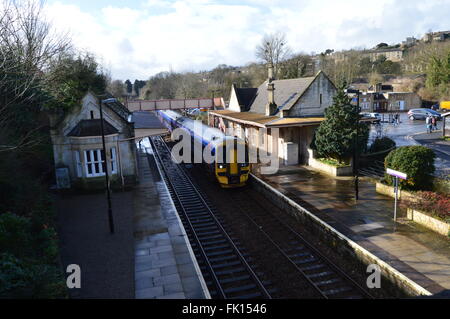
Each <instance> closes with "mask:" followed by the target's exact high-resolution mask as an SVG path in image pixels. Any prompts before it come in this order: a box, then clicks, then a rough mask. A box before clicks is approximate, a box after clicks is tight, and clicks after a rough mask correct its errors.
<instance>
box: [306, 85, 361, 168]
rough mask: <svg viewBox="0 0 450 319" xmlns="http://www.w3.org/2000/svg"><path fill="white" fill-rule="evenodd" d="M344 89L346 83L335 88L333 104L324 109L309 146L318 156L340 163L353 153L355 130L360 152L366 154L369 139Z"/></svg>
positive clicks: (356, 110) (357, 111)
mask: <svg viewBox="0 0 450 319" xmlns="http://www.w3.org/2000/svg"><path fill="white" fill-rule="evenodd" d="M344 87H345V84H344V85H342V86H341V87H339V88H338V91H337V94H336V96H335V97H334V98H333V105H331V106H330V107H328V108H327V109H326V110H325V121H323V122H322V123H321V124H320V126H319V128H318V129H317V131H316V134H315V137H314V140H313V142H312V145H311V147H312V148H313V149H314V150H315V151H316V153H317V155H318V156H319V157H321V158H333V159H336V160H339V161H341V162H343V161H347V160H348V159H349V158H350V157H351V156H352V154H353V151H354V150H355V145H356V140H355V137H356V132H357V128H358V133H359V134H358V145H357V151H358V152H359V153H361V152H363V151H365V149H366V146H367V141H368V138H369V128H368V127H367V125H366V124H365V123H360V122H359V119H360V115H359V110H358V109H357V107H356V106H354V105H351V104H350V102H351V100H350V98H349V97H348V96H347V94H346V93H345V92H344ZM358 126H359V127H358Z"/></svg>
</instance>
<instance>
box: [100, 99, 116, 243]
mask: <svg viewBox="0 0 450 319" xmlns="http://www.w3.org/2000/svg"><path fill="white" fill-rule="evenodd" d="M116 101H117V100H116V99H114V98H110V99H106V100H101V101H100V127H101V130H102V144H103V156H104V157H105V181H106V198H107V201H108V221H109V231H110V232H111V234H114V220H113V214H112V207H111V190H110V187H109V174H108V161H107V157H106V145H105V131H104V128H103V108H102V106H103V103H112V102H116Z"/></svg>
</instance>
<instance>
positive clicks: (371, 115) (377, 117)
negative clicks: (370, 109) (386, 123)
mask: <svg viewBox="0 0 450 319" xmlns="http://www.w3.org/2000/svg"><path fill="white" fill-rule="evenodd" d="M369 114H370V117H373V118H376V119H377V120H378V121H381V114H380V113H369Z"/></svg>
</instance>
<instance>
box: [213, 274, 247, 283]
mask: <svg viewBox="0 0 450 319" xmlns="http://www.w3.org/2000/svg"><path fill="white" fill-rule="evenodd" d="M244 280H251V277H250V275H246V274H245V275H242V276H237V277H228V278H223V279H219V281H220V283H221V284H229V283H233V282H238V281H244Z"/></svg>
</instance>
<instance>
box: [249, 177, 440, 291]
mask: <svg viewBox="0 0 450 319" xmlns="http://www.w3.org/2000/svg"><path fill="white" fill-rule="evenodd" d="M250 184H251V186H252V187H254V188H255V189H257V190H258V191H259V192H260V193H261V194H263V195H264V196H265V197H266V198H267V199H269V200H271V201H272V202H273V204H274V205H276V206H277V207H279V208H280V209H282V210H283V211H284V212H286V213H287V214H289V215H290V216H292V217H293V218H294V219H296V220H297V221H299V222H300V223H301V224H302V225H303V226H304V227H306V228H308V229H309V230H311V231H312V232H313V233H315V234H317V237H318V238H319V239H321V240H322V241H324V242H325V243H326V244H327V245H329V246H330V247H333V248H335V249H336V250H337V251H338V252H339V254H341V255H342V257H343V258H345V259H346V260H348V262H349V263H350V264H354V265H355V266H356V265H363V267H367V265H370V264H376V265H378V266H379V267H380V269H381V274H382V276H383V278H384V279H385V280H387V281H388V282H390V283H391V284H392V285H393V287H395V288H394V289H397V290H399V291H401V292H402V293H406V294H408V295H411V296H420V295H425V296H430V295H431V293H430V292H429V291H428V290H426V289H425V288H423V287H422V286H420V285H418V284H417V283H416V282H414V281H413V280H411V279H409V278H408V277H406V276H405V275H403V274H402V273H400V272H399V271H397V270H396V269H395V268H393V267H392V266H390V265H389V264H388V263H386V262H385V261H383V260H382V259H380V258H378V257H377V256H375V255H373V254H372V253H371V252H369V251H367V250H366V249H365V248H363V247H362V246H360V245H358V244H357V243H355V242H354V241H352V240H351V239H349V238H348V237H346V236H344V235H343V234H341V233H340V232H338V231H337V230H336V229H334V228H333V227H331V226H330V225H329V224H327V223H325V222H324V221H322V220H321V219H319V218H318V217H316V216H315V215H314V214H312V213H311V212H309V211H308V210H306V209H305V208H303V207H302V206H300V205H299V204H297V203H296V202H294V201H293V200H291V199H290V198H288V197H287V196H286V195H284V194H282V193H280V192H279V191H278V190H276V189H275V188H273V187H272V186H270V185H269V184H267V183H266V182H264V181H262V180H261V179H259V178H258V177H256V176H254V175H253V174H251V179H250ZM392 293H393V294H394V293H395V291H393V292H392Z"/></svg>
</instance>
